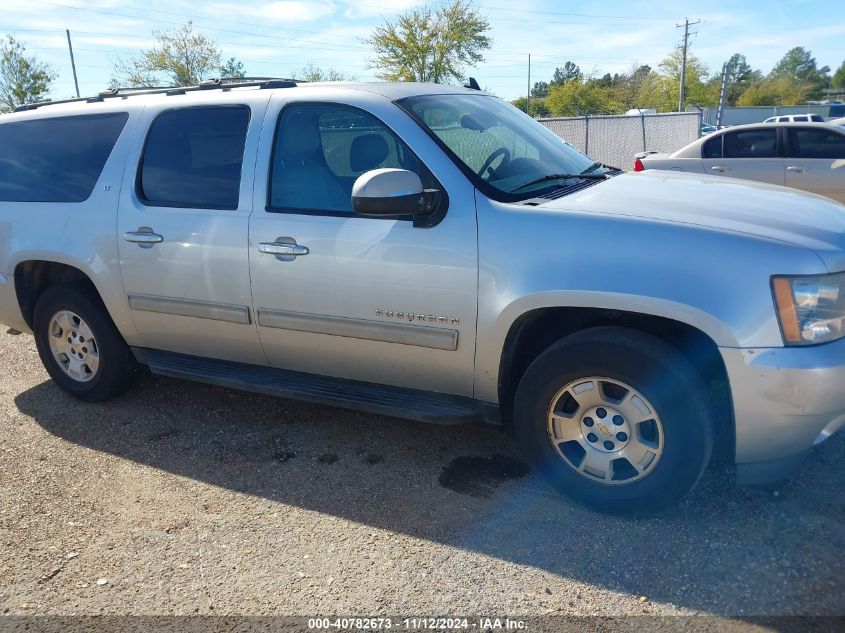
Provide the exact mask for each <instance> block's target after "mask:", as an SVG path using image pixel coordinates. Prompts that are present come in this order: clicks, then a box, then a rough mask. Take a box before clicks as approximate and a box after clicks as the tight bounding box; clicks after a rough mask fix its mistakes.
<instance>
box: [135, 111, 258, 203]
mask: <svg viewBox="0 0 845 633" xmlns="http://www.w3.org/2000/svg"><path fill="white" fill-rule="evenodd" d="M248 125H249V108H248V107H246V106H232V107H230V106H225V107H204V108H181V109H178V110H167V111H165V112H163V113H162V114H160V115H159V116H158V117H156V119H155V120H154V121H153V123H152V125H151V126H150V131H149V134H148V135H147V144H146V146H145V147H144V154H143V158H142V161H141V166H140V168H139V170H138V196H139V197H140V198H141V200H143V201H144V203H145V204H148V205H151V206H163V207H187V208H204V209H237V208H238V194H239V192H240V187H241V166H242V164H243V158H244V145H245V143H246V132H247V126H248Z"/></svg>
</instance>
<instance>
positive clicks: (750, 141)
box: [723, 129, 778, 158]
mask: <svg viewBox="0 0 845 633" xmlns="http://www.w3.org/2000/svg"><path fill="white" fill-rule="evenodd" d="M724 139H725V141H724V146H723V151H724V157H725V158H774V157H776V156H777V155H778V142H777V130H776V129H770V130H743V131H742V132H730V133H728V134H725V136H724Z"/></svg>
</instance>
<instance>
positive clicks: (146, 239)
mask: <svg viewBox="0 0 845 633" xmlns="http://www.w3.org/2000/svg"><path fill="white" fill-rule="evenodd" d="M123 239H125V240H126V241H127V242H135V243H136V244H158V243H159V242H163V241H164V238H163V237H162V236H161V235H159V234H158V233H153V232H152V229H146V230H140V231H128V232H126V233H124V234H123Z"/></svg>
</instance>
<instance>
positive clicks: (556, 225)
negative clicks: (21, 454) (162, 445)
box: [0, 81, 845, 513]
mask: <svg viewBox="0 0 845 633" xmlns="http://www.w3.org/2000/svg"><path fill="white" fill-rule="evenodd" d="M222 88H223V87H221V86H219V85H216V84H214V83H212V84H209V85H204V86H201V87H197V88H179V89H170V90H167V91H148V92H147V93H142V94H137V93H128V94H123V93H120V92H117V93H106V94H103V95H101V96H99V97H95V98H93V99H88V100H85V99H83V100H73V101H71V102H67V103H53V104H40V105H33V106H28V107H27V108H24V109H22V110H21V109H19V110H21V111H18V112H16V113H13V114H7V115H4V116H3V117H2V119H0V272H1V273H2V274H0V322H2V323H5V324H7V325H8V326H9V327H10V328H13V332H14V331H18V332H32V333H33V334H34V337H35V344H36V346H37V349H38V353H39V355H40V357H41V360H42V361H43V363H44V366H45V367H46V369H47V372H48V373H49V375H50V376H51V377H52V379H53V381H54V382H55V383H56V385H58V386H59V387H60V388H62V389H64V390H65V391H67V392H68V393H69V394H71V395H72V396H75V397H76V398H79V399H82V400H86V401H102V400H107V399H109V398H113V397H115V396H117V395H119V394H121V393H122V392H124V391H125V390H126V389H127V388H129V386H130V385H131V383H132V380H133V377H134V375H135V369H136V366H137V365H138V364H139V363H140V364H145V365H147V366H148V367H149V369H150V370H151V371H152V372H154V373H156V374H160V375H163V376H174V377H178V378H185V379H189V380H197V381H201V382H207V383H211V384H215V385H222V386H227V387H233V388H236V389H245V390H249V391H256V392H260V393H265V394H274V395H278V396H282V397H286V398H295V399H302V400H306V401H311V402H317V403H320V404H325V405H332V406H339V407H349V408H353V409H360V410H364V411H371V412H376V413H379V414H386V415H392V416H397V417H403V418H410V419H414V420H423V421H428V422H438V423H457V422H488V423H492V424H504V425H505V426H507V427H508V428H509V429H511V430H512V431H513V432H514V434H515V436H516V439H517V441H518V442H519V444H520V446H521V447H522V450H523V451H524V453H525V455H526V456H527V457H528V458H529V459H530V460H531V461H532V463H533V464H534V466H535V468H536V470H537V471H538V472H539V473H541V474H542V475H544V476H545V477H547V478H548V480H549V481H550V482H551V483H552V485H553V486H554V487H555V488H556V489H557V490H559V491H560V492H561V493H563V494H564V495H568V496H569V497H571V498H573V499H575V500H577V501H579V502H581V503H584V504H586V505H589V506H591V507H593V508H597V509H599V510H603V511H609V512H628V513H641V512H651V511H654V510H656V509H659V508H662V507H665V506H667V505H669V504H671V503H673V502H675V501H677V500H678V499H679V498H681V497H682V496H683V495H684V494H685V493H686V492H687V491H689V490H690V489H691V488H692V487H693V486H694V485H695V484H696V482H697V481H698V480H699V478H700V476H701V474H702V472H703V471H704V469H705V468H706V466H707V465H708V463H709V462H710V461H711V456H712V455H713V454H714V451H715V452H716V453H717V454H719V455H722V456H726V457H728V458H729V459H731V460H734V461H735V462H736V463H737V475H738V477H739V479H740V481H743V482H753V481H769V480H771V479H773V478H776V477H780V476H784V475H785V474H787V473H788V472H790V471H791V469H793V468H795V467H796V466H797V464H798V463H800V461H801V460H802V459H803V458H804V457H805V456H806V455H807V454H808V451H809V450H810V448H811V447H813V446H814V445H816V444H819V443H820V442H822V441H824V440H825V439H827V438H828V437H829V436H830V435H832V434H833V433H834V432H835V431H837V430H838V429H839V428H840V427H842V426H843V424H845V389H843V388H842V385H843V384H845V208H843V207H842V205H839V204H837V203H834V202H832V201H829V200H826V199H824V198H821V197H817V196H811V195H807V194H804V193H800V192H798V191H794V190H789V189H785V188H781V187H772V186H769V185H764V184H757V183H752V182H748V181H738V180H728V179H718V178H713V177H710V176H705V175H704V174H703V173H699V174H692V173H672V172H666V171H652V170H649V171H647V172H645V173H642V174H623V173H621V172H619V171H616V170H612V169H609V168H605V167H603V166H602V165H600V164H599V163H596V162H593V161H592V160H591V159H590V158H588V157H587V156H584V155H583V154H580V153H579V152H577V151H576V150H574V149H573V148H572V147H571V146H569V145H567V144H566V143H564V142H563V141H562V140H561V139H560V138H558V137H557V136H555V135H554V134H553V133H552V132H551V131H549V130H548V129H546V128H545V127H543V126H542V125H540V124H539V123H537V122H535V121H533V120H532V119H531V118H530V117H528V116H527V115H524V114H523V113H521V112H520V111H519V110H517V109H516V108H514V107H513V106H511V105H510V104H508V103H507V102H505V101H502V100H501V99H498V98H495V97H492V96H488V95H485V94H483V93H481V92H480V91H477V90H469V89H463V88H457V87H450V86H442V85H427V84H415V83H393V84H389V83H388V84H367V83H346V84H343V83H338V84H319V83H316V84H305V85H302V86H296V85H295V84H293V83H292V82H284V81H268V82H244V83H243V84H241V85H234V86H226V87H225V89H222ZM767 129H772V130H774V131H775V132H776V133H779V130H780V128H776V127H772V128H767ZM820 129H822V128H820ZM800 130H801V128H798V131H800ZM827 130H828V128H827V127H826V128H824V131H825V132H827ZM721 139H722V137H717V140H718V141H719V142H721ZM705 142H709V141H705ZM14 362H15V359H13V358H6V359H5V363H6V364H7V365H11V364H14ZM317 423H319V422H317ZM432 433H437V431H436V430H432ZM477 433H478V434H479V447H483V446H484V443H483V442H484V438H485V436H486V431H485V430H484V427H483V426H479V427H478V428H477ZM831 467H836V465H832V466H831Z"/></svg>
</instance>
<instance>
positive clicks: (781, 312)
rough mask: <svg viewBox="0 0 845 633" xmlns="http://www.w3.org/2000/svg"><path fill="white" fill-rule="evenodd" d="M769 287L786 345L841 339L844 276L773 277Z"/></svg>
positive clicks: (844, 309) (844, 333) (844, 310)
mask: <svg viewBox="0 0 845 633" xmlns="http://www.w3.org/2000/svg"><path fill="white" fill-rule="evenodd" d="M772 288H773V290H774V295H775V304H776V305H777V310H778V316H779V317H780V328H781V331H782V332H783V340H784V341H785V342H786V344H787V345H816V344H818V343H827V342H830V341H835V340H837V339H840V338H842V337H843V336H845V273H835V274H833V275H819V276H813V277H773V278H772Z"/></svg>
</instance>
